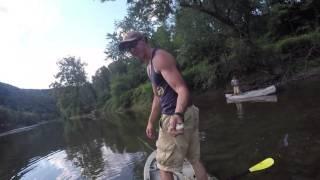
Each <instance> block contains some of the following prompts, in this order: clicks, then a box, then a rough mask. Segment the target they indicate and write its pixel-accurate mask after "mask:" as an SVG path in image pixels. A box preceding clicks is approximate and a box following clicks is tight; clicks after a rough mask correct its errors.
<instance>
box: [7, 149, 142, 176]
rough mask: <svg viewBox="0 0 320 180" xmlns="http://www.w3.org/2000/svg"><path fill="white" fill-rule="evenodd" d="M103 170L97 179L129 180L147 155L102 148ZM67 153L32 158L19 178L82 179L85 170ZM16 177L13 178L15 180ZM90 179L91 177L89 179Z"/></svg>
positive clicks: (59, 152)
mask: <svg viewBox="0 0 320 180" xmlns="http://www.w3.org/2000/svg"><path fill="white" fill-rule="evenodd" d="M101 150H102V156H103V160H104V161H103V162H102V163H103V166H104V167H103V169H100V170H99V169H96V171H98V172H100V173H99V174H97V175H96V176H95V177H91V178H96V179H127V178H128V177H131V176H132V174H133V168H134V165H135V164H136V163H139V162H141V161H143V160H144V158H145V156H146V154H145V153H143V152H137V153H116V152H113V151H112V150H111V149H110V148H109V147H107V146H105V145H104V146H102V147H101ZM67 156H68V155H67V153H66V151H64V150H62V151H56V152H53V153H50V154H48V155H47V156H45V157H35V158H32V159H31V160H30V162H29V164H28V165H27V167H26V168H24V169H23V170H22V171H21V172H19V173H18V174H17V177H21V179H48V177H50V178H49V179H61V180H62V179H79V178H80V179H81V177H82V178H83V176H82V173H83V171H85V170H84V169H83V168H81V167H80V166H78V165H77V164H78V160H77V159H71V160H69V159H68V157H67ZM14 178H16V177H13V179H14ZM88 178H89V177H88Z"/></svg>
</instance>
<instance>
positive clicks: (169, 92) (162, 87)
mask: <svg viewBox="0 0 320 180" xmlns="http://www.w3.org/2000/svg"><path fill="white" fill-rule="evenodd" d="M156 51H157V49H154V50H153V51H152V56H151V66H150V73H148V75H149V79H150V80H151V83H152V84H154V86H155V87H156V89H157V94H158V96H159V97H160V105H161V113H162V114H167V115H172V114H174V112H175V109H176V104H177V98H178V94H177V93H176V92H175V91H174V90H173V89H172V88H171V87H170V86H169V84H168V83H167V82H166V80H165V79H164V78H163V76H162V75H161V73H157V72H156V71H155V70H154V67H153V62H152V61H153V57H154V56H155V54H156Z"/></svg>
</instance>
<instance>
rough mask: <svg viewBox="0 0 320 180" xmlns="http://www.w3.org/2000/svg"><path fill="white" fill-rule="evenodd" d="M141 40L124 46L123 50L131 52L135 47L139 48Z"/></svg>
mask: <svg viewBox="0 0 320 180" xmlns="http://www.w3.org/2000/svg"><path fill="white" fill-rule="evenodd" d="M141 39H142V38H138V39H136V40H134V41H131V42H128V43H126V44H125V45H124V46H123V49H125V50H127V51H129V50H130V49H132V48H135V47H136V46H137V44H138V42H139V41H140V40H141Z"/></svg>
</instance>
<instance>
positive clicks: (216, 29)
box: [0, 0, 320, 126]
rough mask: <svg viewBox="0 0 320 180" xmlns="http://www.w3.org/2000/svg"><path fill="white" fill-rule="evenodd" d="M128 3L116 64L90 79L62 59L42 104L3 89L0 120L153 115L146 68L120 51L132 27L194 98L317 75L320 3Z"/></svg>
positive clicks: (111, 53) (115, 38)
mask: <svg viewBox="0 0 320 180" xmlns="http://www.w3.org/2000/svg"><path fill="white" fill-rule="evenodd" d="M107 1H108V0H102V2H104V3H106V4H108V2H107ZM127 3H128V10H127V15H126V16H125V18H124V19H122V20H121V21H119V22H117V23H116V24H115V30H114V32H113V33H109V34H107V39H108V43H107V47H106V50H105V53H106V59H112V62H111V63H110V64H109V65H108V67H105V66H102V67H101V68H99V69H98V70H97V71H96V73H95V75H94V76H92V82H89V81H88V78H87V76H86V71H85V66H86V64H85V63H83V62H82V61H81V58H80V57H79V58H76V57H74V56H68V57H64V58H62V59H60V60H59V61H58V62H57V66H58V72H57V73H56V74H55V76H54V77H55V81H54V82H53V83H52V84H51V86H50V88H52V89H50V95H49V94H48V93H46V94H42V95H41V96H36V98H35V99H38V100H39V101H37V102H36V103H35V101H33V100H34V99H33V100H32V101H31V102H30V103H29V104H28V103H27V104H28V106H22V107H21V106H16V105H17V104H21V102H20V99H19V98H13V99H9V100H8V99H5V97H6V93H7V90H3V91H1V89H0V98H3V99H2V101H1V99H0V106H1V105H3V106H4V108H5V110H4V111H2V112H0V115H2V116H3V117H2V118H1V119H14V121H11V120H8V121H7V122H6V123H11V124H12V123H18V122H19V117H16V116H15V113H14V112H15V111H19V112H20V111H22V112H31V114H32V113H34V112H36V113H34V114H36V115H37V117H39V118H38V119H37V120H36V122H37V121H40V120H42V118H41V117H42V116H41V115H40V114H43V115H44V114H46V113H50V112H51V111H52V112H53V111H57V114H59V115H60V117H62V118H63V119H64V120H65V121H73V120H76V119H81V118H83V117H84V119H94V118H95V116H102V115H104V114H108V113H117V112H120V113H121V112H126V111H135V112H142V113H146V114H147V113H149V112H147V111H148V110H149V109H150V104H151V100H152V88H151V85H150V82H149V80H148V77H147V75H146V72H145V67H144V65H142V64H141V63H140V62H139V61H137V60H136V59H133V58H132V57H131V56H129V55H128V53H121V52H119V50H118V44H119V42H120V41H121V40H122V36H123V34H124V33H125V32H128V31H130V30H136V31H141V32H143V33H145V35H146V36H147V37H148V40H149V43H150V44H151V45H152V46H153V47H159V48H163V49H165V50H167V51H169V52H170V53H172V54H173V56H174V57H175V58H176V60H177V63H178V64H179V67H180V69H181V71H182V74H183V76H184V78H185V81H186V82H187V84H188V86H189V88H190V90H191V92H192V93H193V94H194V96H196V97H198V96H201V95H202V94H204V93H212V92H214V91H220V90H221V89H223V90H224V91H230V90H231V87H230V80H231V78H232V76H233V75H236V76H237V77H238V79H239V80H240V83H241V86H242V90H243V91H246V90H250V89H257V88H262V87H265V86H268V85H271V84H275V85H277V86H280V87H281V86H284V85H285V84H287V83H291V82H295V81H297V82H298V81H299V80H303V79H309V78H319V74H320V70H319V69H320V11H319V9H320V1H318V0H304V1H298V0H289V1H283V0H275V1H269V0H267V1H260V0H254V1H224V0H201V1H191V0H186V1H177V2H176V3H174V2H173V1H161V2H159V1H155V0H151V1H128V2H127ZM142 10H143V11H142ZM9 91H13V90H12V89H11V90H9ZM37 93H38V94H39V92H36V93H35V94H37ZM35 94H33V95H32V96H31V97H35ZM19 97H24V96H21V95H20V96H19ZM40 97H41V98H40ZM45 97H52V98H53V99H54V102H55V103H56V107H55V110H53V109H52V108H47V107H52V106H51V105H52V102H53V101H51V100H50V101H48V99H47V100H46V98H45ZM8 102H10V103H9V105H8ZM26 102H29V101H25V102H24V103H22V104H26ZM36 104H37V106H34V105H36ZM49 104H51V105H49ZM6 108H7V109H6ZM11 109H13V110H15V111H10V110H11ZM0 110H1V108H0ZM24 114H26V113H24ZM53 114H55V113H53ZM26 117H27V116H26ZM28 117H33V116H28ZM92 117H93V118H92ZM27 119H29V120H30V118H27ZM46 119H48V118H46ZM3 124H5V123H2V122H0V126H2V125H3Z"/></svg>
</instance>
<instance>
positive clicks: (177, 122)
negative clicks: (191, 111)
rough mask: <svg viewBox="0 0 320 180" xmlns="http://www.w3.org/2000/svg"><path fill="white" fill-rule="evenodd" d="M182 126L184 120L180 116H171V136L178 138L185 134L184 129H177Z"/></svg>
mask: <svg viewBox="0 0 320 180" xmlns="http://www.w3.org/2000/svg"><path fill="white" fill-rule="evenodd" d="M181 125H183V120H182V118H181V117H180V116H177V115H173V116H171V118H170V121H169V130H168V132H169V134H170V135H171V136H174V137H176V136H178V135H180V134H183V127H182V128H181V129H178V128H177V127H179V126H180V127H181Z"/></svg>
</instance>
